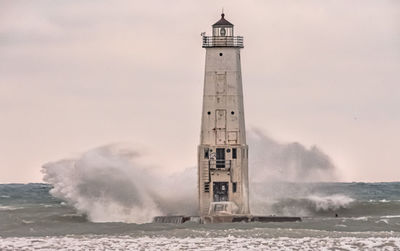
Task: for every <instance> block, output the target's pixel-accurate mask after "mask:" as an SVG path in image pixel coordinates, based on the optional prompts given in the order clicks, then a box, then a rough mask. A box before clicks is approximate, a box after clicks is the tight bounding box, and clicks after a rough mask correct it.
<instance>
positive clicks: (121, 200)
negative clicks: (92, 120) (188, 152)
mask: <svg viewBox="0 0 400 251" xmlns="http://www.w3.org/2000/svg"><path fill="white" fill-rule="evenodd" d="M137 156H138V154H137V153H136V152H132V151H127V150H126V149H121V148H119V147H117V146H105V147H100V148H96V149H93V150H90V151H88V152H86V153H84V154H82V155H81V156H79V157H77V158H73V159H64V160H60V161H57V162H51V163H47V164H45V165H43V168H42V172H43V173H44V178H43V179H44V181H46V182H48V183H50V184H51V185H52V186H53V188H52V189H51V190H50V193H51V194H52V195H53V196H55V197H58V198H60V199H63V200H65V201H66V202H67V203H68V204H69V205H71V206H73V207H75V208H76V209H77V210H78V212H80V213H83V214H85V215H87V217H88V219H89V220H90V221H93V222H134V223H144V222H149V221H151V220H152V218H153V217H154V216H156V215H163V214H169V213H174V212H175V211H176V210H178V209H179V210H180V212H181V213H191V212H190V211H191V210H193V207H195V205H196V203H193V202H194V201H195V199H194V198H190V196H187V193H184V192H182V193H181V194H179V195H177V197H175V198H172V197H173V194H176V193H177V192H178V191H179V190H178V189H176V185H174V184H168V183H167V182H166V180H170V179H163V180H161V179H160V177H159V176H156V175H153V174H152V173H150V172H149V170H147V169H146V168H144V167H141V166H140V165H139V164H137V163H135V161H134V160H135V158H136V157H137ZM182 176H184V173H183V174H182V175H181V177H182ZM174 180H175V181H177V179H176V177H175V179H174ZM194 184H195V183H194ZM189 189H190V186H189ZM194 189H195V188H193V190H194ZM177 198H178V199H177ZM171 204H173V205H174V206H172V205H171ZM188 204H189V205H188Z"/></svg>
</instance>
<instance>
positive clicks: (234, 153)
mask: <svg viewBox="0 0 400 251" xmlns="http://www.w3.org/2000/svg"><path fill="white" fill-rule="evenodd" d="M236 156H237V152H236V148H232V159H236Z"/></svg>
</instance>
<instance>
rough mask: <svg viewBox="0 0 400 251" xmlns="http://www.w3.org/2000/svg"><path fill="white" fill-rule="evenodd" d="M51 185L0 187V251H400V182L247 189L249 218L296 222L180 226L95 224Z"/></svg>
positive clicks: (287, 184)
mask: <svg viewBox="0 0 400 251" xmlns="http://www.w3.org/2000/svg"><path fill="white" fill-rule="evenodd" d="M52 188H53V187H52V185H50V184H38V183H35V184H0V250H34V249H41V250H55V249H65V250H90V249H91V250H118V249H119V250H141V249H146V250H168V249H172V250H190V249H194V250H217V249H218V250H225V249H231V250H232V249H234V250H245V249H251V250H282V249H287V250H321V249H325V250H329V249H335V248H341V249H342V250H360V249H362V250H377V249H378V250H400V182H391V183H282V184H273V185H271V186H268V187H266V186H258V187H257V185H254V187H253V190H255V191H258V192H257V193H255V194H258V196H257V197H255V198H254V197H253V198H252V203H251V204H252V208H254V210H253V213H254V214H269V215H271V214H274V215H297V216H302V217H303V220H302V222H290V223H289V222H287V223H229V224H196V223H190V222H189V223H185V224H181V225H174V224H154V223H151V222H147V223H141V224H138V223H134V222H130V223H128V222H107V220H104V221H96V222H94V221H93V220H90V217H89V216H88V215H89V214H90V212H85V211H82V210H79V209H76V208H75V207H73V206H71V203H69V202H66V201H63V200H62V199H59V198H56V197H54V196H53V195H52V193H51V192H50V191H51V189H52ZM263 189H266V190H271V189H276V191H282V190H284V191H285V194H286V196H282V195H280V194H279V193H278V192H276V193H275V194H279V196H275V197H273V198H272V197H268V198H262V194H263V193H260V192H259V191H260V190H263ZM107 213H110V214H112V213H113V212H112V210H111V211H107ZM118 213H121V212H120V211H119V212H118ZM130 213H131V212H129V214H130ZM336 214H337V217H336ZM105 219H109V218H107V217H106V218H105Z"/></svg>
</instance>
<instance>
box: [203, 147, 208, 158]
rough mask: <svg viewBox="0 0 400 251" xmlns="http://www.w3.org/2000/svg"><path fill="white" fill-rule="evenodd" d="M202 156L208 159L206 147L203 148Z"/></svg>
mask: <svg viewBox="0 0 400 251" xmlns="http://www.w3.org/2000/svg"><path fill="white" fill-rule="evenodd" d="M204 158H205V159H209V157H208V148H204Z"/></svg>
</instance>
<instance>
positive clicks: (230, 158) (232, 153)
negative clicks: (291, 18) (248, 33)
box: [198, 14, 250, 216]
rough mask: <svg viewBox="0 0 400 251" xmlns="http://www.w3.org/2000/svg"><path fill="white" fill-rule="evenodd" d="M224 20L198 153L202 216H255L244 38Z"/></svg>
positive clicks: (211, 50)
mask: <svg viewBox="0 0 400 251" xmlns="http://www.w3.org/2000/svg"><path fill="white" fill-rule="evenodd" d="M224 16H225V15H224V14H222V15H221V19H220V20H219V21H218V22H217V23H215V24H214V25H213V26H212V28H213V32H212V36H203V48H206V63H205V75H204V93H203V111H202V120H201V136H200V145H199V147H198V190H199V207H200V216H207V215H213V214H216V215H218V213H222V214H224V213H233V214H249V213H250V210H249V196H248V195H249V185H248V184H249V182H248V146H247V145H246V131H245V123H244V108H243V90H242V73H241V66H240V49H241V48H243V37H239V36H234V32H233V24H231V23H230V22H228V21H227V20H226V19H225V18H224Z"/></svg>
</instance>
